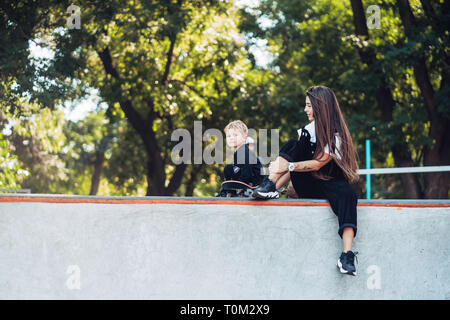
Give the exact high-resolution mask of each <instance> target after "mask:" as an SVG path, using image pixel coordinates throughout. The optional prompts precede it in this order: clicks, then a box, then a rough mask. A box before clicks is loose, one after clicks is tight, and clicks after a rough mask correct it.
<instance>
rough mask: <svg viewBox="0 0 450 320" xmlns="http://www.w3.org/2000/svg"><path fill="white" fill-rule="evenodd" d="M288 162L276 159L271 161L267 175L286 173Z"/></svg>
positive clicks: (279, 158)
mask: <svg viewBox="0 0 450 320" xmlns="http://www.w3.org/2000/svg"><path fill="white" fill-rule="evenodd" d="M288 163H289V162H288V161H287V160H286V159H284V158H281V157H278V158H277V159H276V160H275V161H271V162H270V165H269V173H283V172H286V171H288Z"/></svg>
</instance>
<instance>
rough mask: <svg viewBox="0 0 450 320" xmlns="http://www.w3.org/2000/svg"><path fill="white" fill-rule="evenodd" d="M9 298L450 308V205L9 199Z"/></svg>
mask: <svg viewBox="0 0 450 320" xmlns="http://www.w3.org/2000/svg"><path fill="white" fill-rule="evenodd" d="M0 230H1V231H0V261H1V263H0V299H193V300H196V299H212V300H215V299H224V300H235V299H275V300H277V299H289V300H290V299H295V300H296V299H450V272H449V271H450V201H449V200H359V202H358V233H357V236H356V239H355V243H354V247H353V249H354V251H358V263H357V271H358V274H357V276H349V275H342V274H340V273H339V272H338V269H337V268H336V262H337V259H338V257H339V255H340V252H341V240H340V238H339V235H338V233H337V230H338V223H337V219H336V216H335V215H334V214H333V212H332V210H331V208H330V206H329V205H328V203H327V202H326V201H325V200H308V199H278V200H271V201H266V202H261V201H253V200H248V199H237V198H234V199H226V198H225V199H224V198H178V197H177V198H175V197H94V196H69V195H37V194H29V195H23V194H2V195H0Z"/></svg>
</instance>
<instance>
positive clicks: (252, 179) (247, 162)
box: [219, 120, 264, 197]
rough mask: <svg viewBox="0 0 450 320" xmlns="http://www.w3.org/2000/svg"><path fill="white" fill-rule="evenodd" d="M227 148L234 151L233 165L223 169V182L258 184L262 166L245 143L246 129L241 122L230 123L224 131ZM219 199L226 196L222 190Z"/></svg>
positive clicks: (260, 179) (261, 177)
mask: <svg viewBox="0 0 450 320" xmlns="http://www.w3.org/2000/svg"><path fill="white" fill-rule="evenodd" d="M224 131H225V134H226V140H227V146H228V147H230V148H231V149H232V150H233V151H234V155H233V163H232V164H227V165H226V166H225V168H224V176H225V181H227V180H235V181H241V182H244V183H246V184H249V185H251V186H257V185H259V184H260V182H261V181H262V179H263V178H264V176H262V175H261V168H262V164H261V162H260V161H259V159H258V158H257V157H256V155H255V153H254V152H253V151H251V150H250V149H249V145H248V144H247V143H246V142H247V139H248V128H247V126H246V125H245V123H243V122H242V121H241V120H236V121H233V122H230V123H229V124H228V125H227V126H226V127H225V129H224ZM219 196H220V197H223V196H226V192H224V191H223V190H222V191H221V192H220V193H219Z"/></svg>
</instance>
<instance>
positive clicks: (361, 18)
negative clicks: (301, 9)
mask: <svg viewBox="0 0 450 320" xmlns="http://www.w3.org/2000/svg"><path fill="white" fill-rule="evenodd" d="M350 2H351V6H352V11H353V23H354V25H355V33H356V35H357V36H363V37H366V38H367V39H369V30H368V29H367V20H366V15H365V12H364V7H363V4H362V1H361V0H351V1H350ZM358 53H359V56H360V57H361V61H362V62H364V63H365V64H367V66H368V67H369V68H370V69H372V70H373V71H374V73H375V74H378V75H379V79H380V86H379V87H378V88H377V89H376V91H375V97H376V100H377V103H378V107H379V108H380V110H381V113H382V119H383V120H384V121H386V122H391V121H392V120H393V116H392V112H393V110H394V107H395V100H394V98H393V96H392V92H391V90H390V89H389V87H388V85H387V83H386V79H385V76H384V74H383V71H382V70H381V68H380V67H379V65H380V64H379V63H378V62H377V61H376V60H377V58H376V54H375V52H374V51H373V50H370V49H369V48H359V47H358ZM391 130H392V131H393V134H394V135H395V136H397V137H399V141H400V142H396V143H395V144H394V145H393V146H392V155H393V157H394V162H395V165H396V166H397V167H411V166H414V164H413V161H412V159H411V153H410V152H409V150H408V148H407V146H406V145H405V144H404V143H403V141H405V140H406V139H405V137H404V134H403V131H402V128H401V127H399V126H394V127H392V128H391ZM400 179H401V181H402V186H403V190H404V192H405V197H406V198H410V199H417V198H421V191H420V183H419V180H418V178H417V176H416V175H415V174H413V173H404V174H401V175H400Z"/></svg>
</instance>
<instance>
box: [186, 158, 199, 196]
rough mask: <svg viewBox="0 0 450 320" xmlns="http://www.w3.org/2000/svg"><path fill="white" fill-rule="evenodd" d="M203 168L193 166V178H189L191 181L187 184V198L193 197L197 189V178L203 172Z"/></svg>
mask: <svg viewBox="0 0 450 320" xmlns="http://www.w3.org/2000/svg"><path fill="white" fill-rule="evenodd" d="M201 169H202V167H201V166H200V165H194V164H193V165H192V170H191V176H190V177H189V181H188V182H187V184H186V192H185V196H186V197H192V195H193V194H194V189H195V182H196V181H197V176H198V174H199V172H200V171H201Z"/></svg>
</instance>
